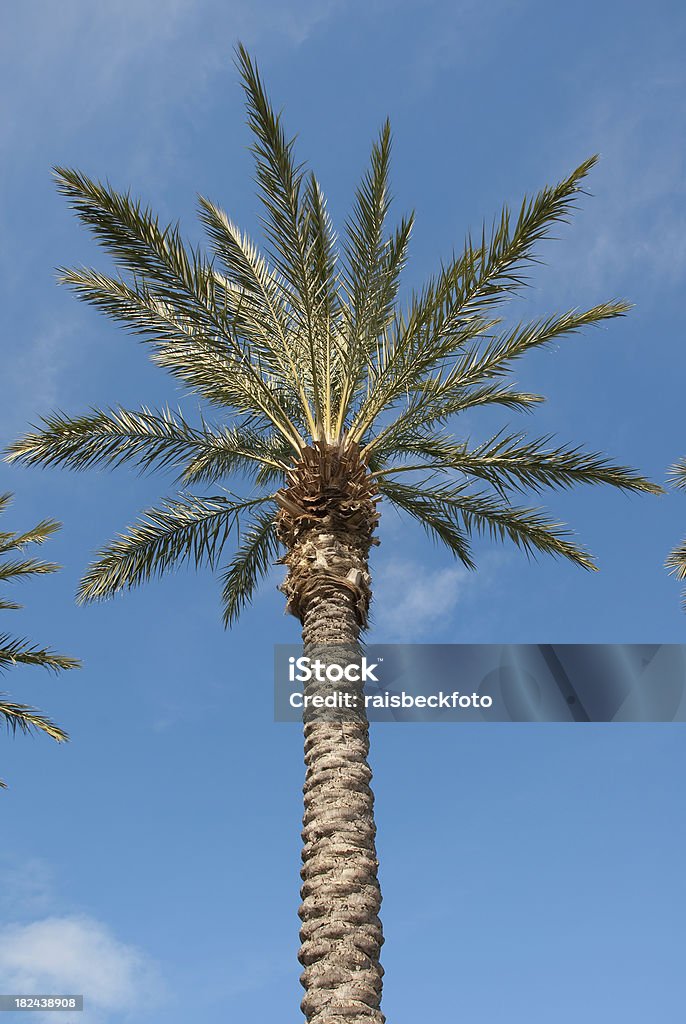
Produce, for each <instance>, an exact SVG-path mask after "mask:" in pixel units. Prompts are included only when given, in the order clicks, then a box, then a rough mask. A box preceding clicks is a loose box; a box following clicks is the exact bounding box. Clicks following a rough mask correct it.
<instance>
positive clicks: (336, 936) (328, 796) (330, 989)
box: [299, 558, 385, 1024]
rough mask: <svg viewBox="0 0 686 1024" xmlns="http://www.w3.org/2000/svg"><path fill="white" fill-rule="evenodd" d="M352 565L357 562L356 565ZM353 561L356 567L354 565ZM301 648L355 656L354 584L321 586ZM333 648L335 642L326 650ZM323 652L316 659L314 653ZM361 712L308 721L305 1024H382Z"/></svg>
mask: <svg viewBox="0 0 686 1024" xmlns="http://www.w3.org/2000/svg"><path fill="white" fill-rule="evenodd" d="M352 561H353V563H354V562H357V559H354V558H353V559H352ZM358 564H359V562H358ZM302 621H303V641H304V644H305V647H306V650H307V651H310V650H312V649H313V648H315V649H316V648H320V647H321V645H325V646H326V649H327V651H328V657H329V659H330V660H332V659H333V655H334V652H335V653H336V658H335V660H340V655H341V654H342V655H343V657H344V658H346V657H347V658H350V657H351V656H352V657H354V658H357V656H358V655H359V651H360V646H359V635H360V624H359V617H358V614H357V613H356V602H355V596H354V594H353V592H352V591H351V589H350V588H348V587H345V586H340V585H337V584H336V583H334V582H333V581H329V582H327V583H326V584H323V581H322V583H320V586H318V587H317V588H316V591H315V593H314V594H313V595H312V597H311V598H310V600H309V601H308V602H307V606H306V609H305V610H304V614H303V617H302ZM331 645H334V650H333V651H332V649H331ZM320 656H321V655H320ZM368 752H369V727H368V723H367V718H366V714H365V712H364V710H361V711H360V712H359V713H358V714H356V716H355V717H354V718H353V717H352V716H351V715H350V713H349V712H348V713H346V714H345V716H344V717H342V719H341V720H339V721H332V720H331V716H330V713H329V714H328V715H327V719H326V720H322V718H321V717H319V718H317V717H316V716H308V717H307V718H306V721H305V764H306V766H307V772H306V776H305V786H304V790H303V792H304V797H305V812H304V817H303V832H302V838H303V842H304V846H303V851H302V861H303V867H302V871H301V877H302V880H303V885H302V889H301V897H302V905H301V907H300V911H299V915H300V919H301V921H302V928H301V930H300V939H301V942H302V945H301V947H300V954H299V959H300V963H301V964H302V965H303V968H304V970H303V973H302V975H301V982H302V985H303V987H304V988H305V997H304V999H303V1001H302V1003H301V1009H302V1011H303V1013H304V1014H305V1016H306V1017H307V1020H308V1022H309V1024H369V1022H372V1021H373V1022H375V1024H383V1021H384V1020H385V1017H384V1015H383V1013H382V1012H381V1010H380V1008H379V1007H380V1003H381V987H382V981H381V979H382V976H383V968H382V967H381V964H380V962H379V954H380V950H381V945H382V943H383V933H382V929H381V922H380V920H379V916H378V915H379V908H380V906H381V891H380V888H379V883H378V880H377V869H378V861H377V857H376V847H375V841H374V840H375V835H376V826H375V824H374V796H373V793H372V790H371V788H370V785H369V784H370V781H371V777H372V773H371V770H370V768H369V764H368V763H367V754H368Z"/></svg>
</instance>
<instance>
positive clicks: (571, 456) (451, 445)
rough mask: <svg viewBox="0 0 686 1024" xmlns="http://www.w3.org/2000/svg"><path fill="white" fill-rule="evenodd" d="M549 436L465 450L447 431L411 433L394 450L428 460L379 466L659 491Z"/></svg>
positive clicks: (500, 480)
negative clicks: (556, 444) (553, 444)
mask: <svg viewBox="0 0 686 1024" xmlns="http://www.w3.org/2000/svg"><path fill="white" fill-rule="evenodd" d="M551 440H552V437H551V436H546V437H541V438H535V439H533V440H531V439H529V438H527V437H526V435H525V434H510V435H505V434H502V433H499V434H496V435H495V437H493V438H491V440H490V441H487V442H485V443H484V444H482V445H480V446H479V447H477V448H475V449H473V450H470V449H469V448H468V446H467V444H466V443H455V441H454V439H453V438H452V437H451V436H450V435H447V434H442V435H441V434H427V435H423V434H417V435H416V436H415V437H413V438H408V439H407V441H405V442H404V443H401V444H398V445H397V446H396V454H406V453H411V454H416V455H425V456H427V457H428V458H430V459H431V460H432V461H431V462H430V463H425V464H420V465H414V466H402V465H401V466H391V467H389V468H385V469H382V470H380V471H379V474H378V475H387V474H392V473H398V472H407V471H408V470H413V471H417V470H430V471H435V470H436V469H444V470H445V469H452V470H457V471H459V472H461V473H464V474H466V475H467V476H474V477H478V478H480V479H482V480H486V481H487V482H488V483H490V484H491V485H492V486H493V487H495V488H496V489H497V490H499V491H502V492H505V491H507V490H515V491H521V490H525V489H530V490H533V491H537V492H540V491H542V490H544V489H545V488H568V487H572V486H573V485H575V484H608V485H610V486H612V487H617V488H619V489H620V490H625V491H643V492H646V493H648V494H663V493H664V491H663V489H662V488H661V487H658V486H657V484H653V483H651V482H650V481H648V480H646V479H645V478H644V477H642V476H640V475H639V474H638V473H636V472H635V471H634V470H632V469H630V468H629V467H627V466H618V465H615V464H614V463H612V462H610V460H609V459H607V458H606V457H605V456H603V455H602V454H601V453H600V452H584V451H583V450H582V449H581V448H580V447H574V448H572V447H567V446H561V447H550V441H551Z"/></svg>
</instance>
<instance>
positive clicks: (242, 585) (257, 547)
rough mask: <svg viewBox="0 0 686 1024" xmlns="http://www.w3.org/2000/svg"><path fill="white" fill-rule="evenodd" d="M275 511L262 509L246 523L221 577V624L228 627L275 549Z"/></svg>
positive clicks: (268, 564) (271, 559)
mask: <svg viewBox="0 0 686 1024" xmlns="http://www.w3.org/2000/svg"><path fill="white" fill-rule="evenodd" d="M274 518H275V510H274V509H273V508H272V509H266V510H265V511H263V512H259V513H257V514H256V515H254V516H253V517H252V518H251V520H250V522H249V523H248V525H247V527H246V529H245V532H244V540H243V543H242V544H241V546H240V547H239V549H238V551H237V552H236V554H235V555H234V557H233V558H232V560H231V563H230V565H229V567H228V569H227V570H226V572H225V573H224V575H223V577H222V582H223V584H224V589H223V591H222V601H223V603H224V625H225V626H227V627H228V626H230V625H232V624H233V623H234V622H235V621H236V620H237V619H238V617H239V615H240V613H241V611H242V610H243V608H244V607H245V605H246V604H248V603H249V602H250V600H251V599H252V596H253V594H254V592H255V590H256V588H257V585H258V583H259V582H260V580H261V579H262V578H263V577H264V576H266V574H267V572H268V571H269V568H270V565H271V563H272V561H273V560H274V558H275V557H276V555H277V553H278V550H279V543H278V540H277V537H276V530H275V525H274Z"/></svg>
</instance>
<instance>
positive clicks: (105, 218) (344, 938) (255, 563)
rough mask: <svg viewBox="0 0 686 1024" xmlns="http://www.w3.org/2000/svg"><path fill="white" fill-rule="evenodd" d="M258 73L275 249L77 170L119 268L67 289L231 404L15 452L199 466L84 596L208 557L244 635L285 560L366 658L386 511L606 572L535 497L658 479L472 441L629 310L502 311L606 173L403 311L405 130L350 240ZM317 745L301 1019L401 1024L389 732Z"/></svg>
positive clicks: (254, 118) (367, 188)
mask: <svg viewBox="0 0 686 1024" xmlns="http://www.w3.org/2000/svg"><path fill="white" fill-rule="evenodd" d="M237 63H238V68H239V71H240V75H241V79H242V84H243V88H244V91H245V96H246V101H247V115H248V124H249V127H250V129H251V130H252V134H253V139H254V141H253V145H252V152H253V155H254V158H255V166H256V181H257V185H258V189H259V196H260V199H261V202H262V204H263V222H262V223H263V226H264V232H265V236H266V241H267V248H266V254H265V255H262V254H260V252H259V251H258V249H257V248H256V246H255V245H254V243H253V242H252V241H251V239H250V238H249V237H248V236H247V235H246V234H244V233H243V232H241V231H240V230H239V228H237V227H236V226H235V224H234V223H233V222H232V221H231V220H230V219H229V217H228V216H227V215H226V213H224V212H223V211H222V210H221V209H220V208H219V207H218V206H216V205H215V204H214V203H212V202H210V201H209V200H208V199H206V198H203V197H200V199H199V216H200V219H201V221H202V223H203V225H204V227H205V228H206V230H207V233H208V236H209V242H210V245H211V255H210V256H209V257H208V256H206V255H203V253H202V252H201V251H200V250H198V249H195V248H191V247H189V246H187V245H186V244H184V242H183V241H182V237H181V234H180V231H179V227H178V225H177V224H170V225H167V226H163V225H162V224H160V222H159V220H158V218H157V217H156V216H155V215H154V213H153V212H152V211H151V210H150V209H149V208H147V207H145V206H143V205H142V204H141V202H139V201H137V200H135V199H133V198H132V197H131V195H130V193H128V192H125V193H122V192H119V191H115V190H114V188H112V187H111V186H109V185H106V184H102V183H99V182H98V181H95V180H92V179H91V178H89V177H86V176H85V175H84V174H82V173H80V172H78V171H75V170H69V169H66V168H58V169H57V170H56V178H57V185H58V189H59V191H60V192H61V193H62V194H63V195H65V196H66V198H67V199H68V201H69V203H70V205H71V207H72V208H73V210H74V211H75V213H76V215H77V216H78V217H79V219H80V220H81V221H83V223H84V224H85V225H87V227H88V228H90V229H91V230H92V232H93V233H94V235H95V237H96V238H97V240H98V242H99V243H100V244H101V245H102V246H103V247H104V249H105V250H106V252H107V253H108V254H109V255H110V256H111V257H112V259H113V262H114V265H115V267H116V270H115V272H113V273H110V274H108V273H103V272H101V271H99V270H91V269H83V268H80V269H62V270H61V271H60V280H61V281H62V282H63V283H65V284H67V285H69V286H70V287H71V288H72V289H73V290H74V291H75V293H76V294H77V296H78V297H79V298H81V299H83V300H85V301H86V302H88V303H91V304H92V305H94V306H96V307H97V308H98V309H100V310H102V311H103V312H104V313H105V314H106V315H107V316H109V317H112V318H113V319H114V320H116V321H119V322H121V323H122V324H124V325H125V327H127V328H128V329H129V330H130V331H132V332H133V333H134V334H137V335H140V336H141V337H142V338H143V339H144V340H145V341H146V343H147V344H148V346H149V352H150V355H151V358H152V360H153V362H155V363H157V364H158V365H159V366H162V367H164V368H165V369H166V370H168V371H169V372H170V373H171V374H172V375H173V376H174V377H175V378H176V379H177V380H178V381H180V382H181V383H182V384H183V385H184V386H185V387H186V388H188V389H189V390H190V391H191V392H192V393H194V394H195V395H197V396H199V397H200V398H201V399H202V400H203V401H204V402H205V403H206V404H207V406H208V407H209V409H210V412H206V413H204V414H203V415H202V416H201V417H200V418H198V419H195V418H193V419H190V418H188V417H186V416H184V415H183V414H182V412H181V411H173V410H172V409H170V408H168V407H167V408H162V409H159V410H154V409H151V408H147V407H145V408H142V409H140V410H137V411H130V410H127V409H123V408H119V407H115V408H110V409H104V410H92V411H91V412H89V413H88V414H87V415H84V416H76V417H70V416H66V415H63V414H62V413H56V414H52V415H49V416H48V417H47V418H45V419H44V420H43V421H42V423H41V424H40V426H39V427H38V428H36V429H34V431H33V432H32V433H29V434H27V435H26V436H25V437H23V438H22V439H21V440H19V441H17V442H16V443H15V444H13V445H12V446H11V448H10V449H9V458H10V459H11V460H14V461H20V462H23V463H25V464H28V465H35V464H38V465H43V466H51V465H53V466H54V465H60V466H67V467H70V468H72V469H84V468H86V467H90V466H99V465H107V466H115V465H119V464H122V463H125V462H127V463H133V464H136V465H138V467H142V468H143V469H153V468H159V467H167V468H169V467H173V468H174V469H176V471H177V472H178V479H179V481H180V485H181V489H180V492H179V493H178V494H176V495H175V496H174V497H172V498H169V499H166V500H165V501H163V502H162V503H161V504H160V505H159V506H158V507H156V508H152V509H150V510H148V511H147V512H146V513H145V514H144V516H143V517H142V518H141V519H140V520H139V521H138V522H137V523H136V524H134V525H133V526H132V527H131V528H130V529H129V530H128V532H127V533H125V534H123V535H120V536H119V537H117V538H116V539H115V540H113V541H112V542H110V543H109V544H107V545H106V546H105V547H104V548H103V549H102V550H101V551H100V552H99V553H98V555H97V558H96V560H95V561H94V562H93V564H92V565H91V566H90V568H89V569H88V570H87V572H86V574H85V576H84V578H83V581H82V583H81V586H80V591H79V599H80V600H81V601H94V600H98V599H102V598H107V597H109V596H111V595H112V594H114V593H116V592H117V591H120V590H123V589H126V588H130V587H134V586H136V585H138V584H140V583H143V582H144V581H145V580H148V579H149V578H150V577H152V576H155V575H158V574H160V573H163V572H165V571H166V570H168V569H170V568H171V567H172V566H176V565H179V564H180V563H183V562H185V561H190V562H192V563H194V564H195V565H196V566H199V565H201V564H206V565H209V566H210V567H212V568H216V567H220V566H221V567H222V582H223V607H224V621H225V623H226V624H227V625H229V624H231V623H233V622H234V621H235V620H236V618H237V617H238V615H239V613H240V611H241V609H242V608H243V607H244V606H245V604H246V603H247V602H249V601H250V599H251V598H252V596H253V594H254V592H255V589H256V587H257V585H258V583H259V582H260V580H261V579H262V578H263V577H264V575H265V573H266V572H267V571H268V569H269V567H270V565H271V564H272V563H273V562H274V560H275V559H277V556H279V555H281V558H280V561H281V562H283V563H284V564H285V565H286V566H287V574H286V579H285V582H284V583H283V586H282V588H281V589H282V590H283V591H284V593H285V596H286V600H287V609H288V610H289V611H290V612H292V613H293V615H295V616H296V617H297V618H298V619H299V620H300V622H301V624H302V636H303V640H304V642H305V644H306V645H307V646H309V647H312V646H313V645H320V644H324V645H334V646H335V647H336V648H337V649H338V650H339V651H340V650H342V651H348V652H351V651H352V652H355V651H357V650H358V649H359V644H360V639H361V636H362V634H363V633H364V630H365V628H366V626H367V617H368V610H369V603H370V598H371V580H370V573H369V564H368V556H369V552H370V548H371V545H373V544H375V543H377V539H376V537H375V530H376V526H377V522H378V519H379V515H378V512H377V504H378V503H379V501H383V502H384V503H386V502H387V503H388V504H389V505H395V506H396V507H397V508H399V509H400V510H401V511H402V512H403V513H406V514H407V515H409V516H410V517H411V518H412V519H414V520H416V521H417V522H418V523H420V524H421V526H422V527H423V528H424V529H425V530H426V531H427V532H428V533H429V534H430V535H431V536H432V537H433V538H435V539H437V540H439V541H441V542H442V543H443V544H444V545H445V546H446V547H447V548H448V551H449V552H450V553H451V555H453V556H455V557H456V558H458V559H459V560H461V561H462V562H463V563H464V564H465V565H466V566H469V567H470V568H474V558H473V555H472V552H471V550H470V543H469V542H470V537H472V536H473V535H475V534H479V533H483V532H486V533H489V534H490V535H491V536H492V537H494V538H496V539H499V540H505V539H509V540H511V541H513V542H514V543H515V544H517V545H518V546H519V547H520V548H522V549H524V551H525V552H527V553H529V554H535V553H537V552H544V553H546V554H550V555H557V556H561V557H563V558H566V559H569V560H571V561H572V562H574V563H575V564H576V565H579V566H581V567H582V568H584V569H594V568H595V565H594V562H593V559H592V557H591V555H590V554H589V553H588V552H587V551H586V550H584V549H583V548H582V547H580V546H579V545H578V544H577V543H576V542H575V540H574V538H573V536H572V535H571V534H570V533H569V532H568V531H567V530H566V529H565V528H564V527H563V526H562V525H561V524H559V523H557V522H555V521H553V520H552V519H551V518H550V517H549V516H548V515H547V514H546V513H545V512H544V511H542V510H540V509H539V508H536V507H529V505H520V504H515V503H513V502H512V500H511V498H512V497H513V495H515V494H516V493H517V492H521V491H524V490H526V489H529V490H532V491H534V492H538V491H541V490H543V489H545V488H566V487H571V486H572V485H574V484H578V483H591V484H595V483H604V484H609V485H610V486H613V487H618V488H622V489H624V490H627V491H647V492H651V493H658V492H659V491H660V488H659V487H656V486H655V485H653V484H651V483H649V482H648V481H647V480H645V479H643V477H641V476H639V475H638V474H637V473H636V472H634V471H632V470H631V469H628V468H626V467H624V466H619V465H614V464H613V463H611V462H610V461H609V460H608V459H606V458H605V457H604V456H603V455H601V454H599V453H597V452H586V451H583V450H582V449H581V448H579V447H577V446H565V445H560V444H557V443H555V444H553V443H552V442H551V439H550V438H549V437H538V438H529V437H527V436H526V435H525V434H522V433H520V432H501V433H498V434H497V435H496V436H495V437H492V438H491V439H490V440H488V441H485V442H483V443H480V444H476V445H471V444H470V443H469V441H467V440H464V439H461V438H459V437H457V436H456V435H455V434H454V432H453V429H451V428H452V424H453V418H454V417H455V416H456V415H457V414H458V413H460V412H463V411H465V410H467V409H475V408H477V407H482V406H489V405H499V406H503V407H504V408H505V409H508V410H526V409H529V408H530V407H531V406H533V405H535V404H536V403H537V402H539V401H541V400H542V399H541V397H540V396H538V395H533V394H528V393H527V392H525V391H522V390H518V389H517V388H516V386H515V385H514V384H513V383H512V382H511V380H510V377H509V375H510V373H511V370H512V368H513V364H514V363H515V361H516V360H517V359H518V358H519V357H520V356H522V355H524V353H526V352H528V351H530V350H531V349H534V348H539V347H541V346H545V345H548V344H550V343H551V342H553V341H556V340H557V339H559V338H562V337H564V336H568V335H571V334H574V333H575V332H577V331H579V330H580V329H581V328H584V327H586V326H588V325H591V324H597V323H600V322H603V321H606V320H610V319H612V318H615V317H621V316H623V315H624V314H625V313H626V312H627V310H628V309H629V306H628V304H627V303H626V302H623V301H613V302H607V303H603V304H602V305H597V306H593V307H592V308H590V309H585V310H578V309H573V310H569V311H567V312H562V313H556V314H554V315H552V316H549V317H545V318H543V319H538V320H534V321H533V322H528V323H519V324H517V325H515V326H510V327H505V326H504V325H503V321H502V319H501V318H500V316H499V315H498V312H499V307H500V304H501V303H502V302H503V300H505V299H507V298H508V297H509V296H510V295H512V294H513V293H514V292H515V291H517V290H518V289H519V288H520V287H522V286H523V285H524V283H525V273H524V271H525V268H526V265H527V264H528V263H530V262H531V261H532V260H533V259H534V248H535V245H536V243H537V242H539V241H540V240H541V239H543V238H545V237H546V236H547V235H548V234H549V232H550V229H551V228H552V227H554V226H555V225H556V224H557V223H558V222H560V221H563V220H565V219H566V218H567V216H568V214H569V213H570V211H571V210H572V208H573V206H574V202H575V200H576V198H577V197H578V195H579V193H580V192H581V185H582V182H583V180H584V178H585V177H586V175H587V173H588V172H589V171H590V169H591V168H592V167H593V165H594V163H595V157H592V158H591V159H589V160H586V161H584V163H582V164H581V165H580V166H579V167H578V168H577V169H576V170H575V171H573V172H572V174H570V175H569V176H568V177H567V178H565V179H564V180H563V181H561V182H560V183H559V184H558V185H555V186H554V187H546V188H544V189H543V190H542V191H540V192H539V193H538V194H536V195H534V196H532V197H530V198H526V199H525V200H524V201H523V203H522V205H521V208H520V209H519V212H518V213H517V214H516V216H515V215H512V214H511V213H510V212H509V211H508V209H507V208H506V209H504V210H503V211H502V213H501V215H500V217H499V218H498V219H497V221H496V222H495V225H494V227H493V229H492V231H490V232H487V231H485V230H484V231H483V233H481V234H480V236H479V237H478V238H477V239H476V240H472V239H471V238H469V239H468V240H467V242H466V245H465V248H464V251H463V252H462V253H461V254H460V255H459V256H458V257H457V258H454V259H452V260H451V261H450V262H449V263H448V264H447V265H445V266H443V267H442V268H441V270H440V271H439V272H438V273H437V274H436V275H435V276H434V277H432V278H431V279H430V280H429V281H428V282H427V284H426V286H425V287H424V288H423V290H422V291H421V292H419V293H416V294H413V295H411V296H410V297H408V299H407V301H406V302H405V304H404V305H403V306H402V308H401V306H400V304H399V301H398V288H399V278H400V274H401V271H402V269H403V266H404V264H405V260H406V256H407V250H408V242H409V239H410V233H411V230H412V223H413V218H412V216H408V217H405V218H404V219H402V220H401V221H400V223H399V224H398V225H397V226H396V227H395V228H394V229H393V230H388V228H387V215H388V212H389V205H390V194H389V186H388V173H389V157H390V151H391V133H390V129H389V126H388V123H386V124H384V125H383V127H382V129H381V132H380V135H379V137H378V140H377V141H376V142H375V144H374V145H373V148H372V153H371V164H370V167H369V169H368V171H367V172H366V173H365V175H364V177H363V179H362V182H361V184H360V186H359V188H358V189H357V192H356V196H355V202H354V206H353V209H352V213H351V215H350V217H349V219H348V221H347V223H346V225H345V233H344V237H343V239H342V241H341V243H340V244H339V243H338V241H337V238H336V236H335V234H334V231H333V228H332V225H331V222H330V219H329V216H328V213H327V208H326V204H325V200H324V197H323V194H322V191H321V189H320V186H319V183H318V181H317V179H316V178H315V177H314V175H313V174H311V173H308V172H306V171H305V169H304V168H303V166H302V165H300V164H298V163H296V160H295V156H294V145H293V140H292V139H290V138H289V137H288V136H287V135H286V133H285V130H284V126H283V121H282V116H281V115H280V114H277V113H275V111H274V109H273V107H272V105H271V103H270V101H269V99H268V97H267V95H266V93H265V90H264V87H263V83H262V80H261V77H260V75H259V72H258V70H257V68H256V65H255V64H254V62H253V61H252V59H251V58H250V56H249V55H248V54H247V52H246V51H245V50H244V49H243V48H242V47H240V46H239V47H238V50H237ZM234 474H242V475H243V476H244V477H245V478H246V479H247V480H248V482H249V484H250V489H249V490H248V491H247V492H246V493H245V494H244V495H243V496H237V495H236V494H234V493H232V492H230V491H227V490H223V489H222V488H221V487H220V486H219V482H220V481H222V480H225V479H226V478H230V477H232V476H233V475H234ZM475 481H476V485H475V484H474V482H475ZM210 487H212V488H214V489H213V490H209V488H210ZM198 488H200V489H201V492H200V493H198ZM232 537H235V538H236V539H237V544H236V547H235V548H234V550H233V552H232V553H231V554H230V555H228V556H227V558H226V560H224V552H225V550H226V549H227V546H228V544H229V541H230V539H232ZM304 728H305V762H306V766H307V769H306V779H305V786H304V795H305V812H304V831H303V838H304V849H303V868H302V873H301V874H302V879H303V887H302V906H301V908H300V917H301V920H302V929H301V940H302V946H301V949H300V961H301V963H302V965H303V968H304V970H303V974H302V978H301V981H302V984H303V986H304V988H305V990H306V994H305V997H304V1000H303V1002H302V1009H303V1012H304V1013H305V1015H306V1017H307V1020H308V1021H310V1022H313V1024H314V1022H316V1024H324V1022H327V1024H330V1022H331V1021H332V1020H334V1018H335V1019H336V1020H338V1019H339V1018H341V1019H342V1018H345V1020H346V1021H350V1022H358V1021H359V1022H362V1021H364V1022H368V1021H383V1020H384V1017H383V1014H382V1013H381V1010H380V1001H381V977H382V968H381V966H380V962H379V954H380V948H381V944H382V942H383V937H382V930H381V924H380V921H379V916H378V915H379V908H380V902H381V896H380V890H379V884H378V880H377V858H376V851H375V825H374V815H373V796H372V791H371V789H370V779H371V771H370V768H369V765H368V763H367V754H368V748H369V738H368V725H367V721H366V718H365V716H364V715H363V714H360V715H359V716H358V717H356V718H355V719H354V720H352V719H348V720H345V721H332V720H322V719H321V718H317V717H316V716H311V717H309V718H307V719H306V721H305V727H304Z"/></svg>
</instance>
